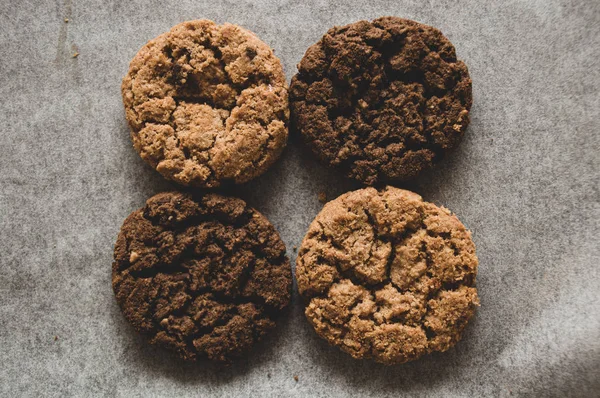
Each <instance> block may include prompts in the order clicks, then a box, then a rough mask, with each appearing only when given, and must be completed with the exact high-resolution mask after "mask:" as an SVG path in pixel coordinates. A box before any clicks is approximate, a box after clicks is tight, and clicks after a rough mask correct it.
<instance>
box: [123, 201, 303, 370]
mask: <svg viewBox="0 0 600 398" xmlns="http://www.w3.org/2000/svg"><path fill="white" fill-rule="evenodd" d="M114 258H115V261H114V263H113V271H112V282H113V289H114V292H115V296H116V298H117V302H118V304H119V306H120V307H121V310H122V311H123V314H124V315H125V317H126V318H127V320H128V321H129V322H130V323H131V325H132V326H133V327H134V328H135V329H136V330H137V331H138V332H140V333H142V334H144V335H146V336H147V337H148V338H149V339H150V342H151V343H153V344H156V345H158V346H162V347H166V348H168V349H171V350H173V351H175V352H176V353H177V354H178V355H179V356H180V357H182V358H184V359H190V360H194V359H197V358H209V359H213V360H217V361H230V360H232V359H234V358H237V357H239V356H242V355H244V354H245V353H246V352H247V351H248V350H249V349H250V348H251V347H252V346H253V345H254V344H255V343H256V342H257V341H258V340H260V339H261V338H262V337H263V336H264V335H265V333H267V332H268V331H269V330H270V329H272V328H273V327H274V326H275V320H276V318H277V315H278V314H279V313H280V312H281V310H282V309H283V308H284V307H286V306H287V305H288V304H289V300H290V294H291V285H292V275H291V269H290V264H289V260H288V258H287V257H286V256H285V245H284V244H283V242H282V241H281V239H280V238H279V235H278V233H277V231H276V230H275V228H274V227H273V225H272V224H271V223H270V222H269V221H268V220H267V219H266V218H265V217H264V216H263V215H262V214H260V213H259V212H257V211H256V210H254V209H252V208H251V207H249V206H248V205H247V204H246V203H245V202H244V201H243V200H241V199H237V198H232V197H224V196H220V195H216V194H205V195H194V196H193V195H190V194H184V193H179V192H166V193H161V194H158V195H155V196H153V197H152V198H150V199H148V201H147V202H146V206H145V207H143V208H141V209H139V210H137V211H135V212H133V213H131V215H130V216H129V217H127V219H126V220H125V222H124V223H123V226H122V228H121V232H120V234H119V237H118V238H117V243H116V245H115V254H114Z"/></svg>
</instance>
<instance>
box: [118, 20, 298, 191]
mask: <svg viewBox="0 0 600 398" xmlns="http://www.w3.org/2000/svg"><path fill="white" fill-rule="evenodd" d="M121 89H122V94H123V103H124V105H125V112H126V117H127V121H128V122H129V126H130V128H131V139H132V141H133V146H134V147H135V149H136V151H137V152H138V153H139V154H140V156H141V157H142V159H144V160H145V161H146V162H147V163H149V164H150V165H151V166H152V167H154V168H155V169H156V170H158V172H160V173H161V174H162V175H163V176H164V177H165V178H167V179H169V180H173V181H175V182H177V183H179V184H182V185H186V186H196V187H202V188H213V187H217V186H219V185H221V184H223V183H224V182H229V181H231V182H234V183H244V182H247V181H249V180H251V179H253V178H255V177H257V176H259V175H260V174H262V173H264V172H265V171H266V170H267V169H268V168H269V167H270V166H271V165H272V164H273V163H274V162H275V160H277V158H278V157H279V155H280V154H281V152H282V151H283V148H284V147H285V145H286V142H287V135H288V128H287V123H288V117H289V110H288V98H287V96H288V93H287V83H286V80H285V75H284V73H283V67H282V65H281V62H280V61H279V59H278V58H277V57H276V56H275V55H274V53H273V51H272V50H271V48H270V47H269V46H267V45H266V44H265V43H263V42H262V41H261V40H260V39H259V38H258V37H256V35H254V34H253V33H252V32H250V31H248V30H246V29H243V28H241V27H239V26H236V25H231V24H224V25H221V26H220V25H216V24H215V23H214V22H212V21H207V20H200V21H189V22H184V23H181V24H179V25H176V26H175V27H173V28H172V29H171V30H170V31H169V32H167V33H164V34H162V35H160V36H158V37H157V38H155V39H153V40H150V41H149V42H148V43H147V44H146V45H145V46H144V47H142V49H141V50H140V51H139V52H138V53H137V55H136V56H135V57H134V58H133V60H132V61H131V64H130V66H129V72H128V73H127V75H126V76H125V78H124V79H123V84H122V87H121Z"/></svg>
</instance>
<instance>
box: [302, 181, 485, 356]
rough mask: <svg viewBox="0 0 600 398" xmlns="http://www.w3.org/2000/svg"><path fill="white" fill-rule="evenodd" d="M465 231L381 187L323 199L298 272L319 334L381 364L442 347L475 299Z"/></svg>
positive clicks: (436, 211) (407, 195)
mask: <svg viewBox="0 0 600 398" xmlns="http://www.w3.org/2000/svg"><path fill="white" fill-rule="evenodd" d="M477 266H478V260H477V256H476V254H475V245H474V243H473V241H472V239H471V233H470V232H469V231H468V230H467V229H466V228H465V227H464V226H463V224H462V223H461V222H460V221H459V220H458V218H457V217H456V216H454V215H452V214H451V213H450V212H449V211H448V210H447V209H445V208H443V207H441V208H440V207H437V206H436V205H434V204H432V203H428V202H425V201H423V200H422V198H421V197H420V196H419V195H417V194H415V193H413V192H410V191H406V190H402V189H398V188H393V187H387V188H385V189H383V190H381V191H377V190H376V189H375V188H365V189H360V190H357V191H353V192H349V193H346V194H344V195H342V196H340V197H338V198H337V199H335V200H333V201H331V202H329V203H327V204H326V205H325V207H324V208H323V210H322V211H321V212H320V213H319V214H318V215H317V217H316V218H315V220H314V221H313V222H312V223H311V225H310V227H309V229H308V232H307V234H306V236H305V238H304V240H303V242H302V245H301V247H300V249H299V251H298V257H297V260H296V279H297V281H298V289H299V291H300V294H301V295H302V296H303V298H304V299H305V300H306V308H305V314H306V317H307V318H308V320H309V322H310V323H311V324H312V326H313V327H314V329H315V331H316V332H317V334H318V335H319V336H321V337H322V338H324V339H325V340H327V341H328V342H329V343H330V344H332V345H336V346H338V347H340V348H341V349H342V350H343V351H345V352H347V353H349V354H350V355H352V356H353V357H354V358H372V359H374V360H375V361H377V362H381V363H384V364H388V365H389V364H395V363H403V362H407V361H411V360H414V359H417V358H419V357H420V356H422V355H424V354H427V353H430V352H433V351H446V350H447V349H449V348H450V347H452V346H453V345H454V344H455V343H456V342H457V341H458V340H460V336H461V333H462V331H463V329H464V328H465V326H466V324H467V322H468V321H469V319H470V318H471V317H472V316H473V314H474V311H475V308H476V307H477V306H478V305H479V299H478V296H477V289H476V287H475V277H476V274H477Z"/></svg>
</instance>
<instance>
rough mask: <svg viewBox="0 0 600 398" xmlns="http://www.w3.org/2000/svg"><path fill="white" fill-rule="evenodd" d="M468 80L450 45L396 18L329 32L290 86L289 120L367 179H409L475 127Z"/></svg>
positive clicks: (321, 153)
mask: <svg viewBox="0 0 600 398" xmlns="http://www.w3.org/2000/svg"><path fill="white" fill-rule="evenodd" d="M471 91H472V90H471V79H470V77H469V73H468V70H467V67H466V65H465V64H464V63H463V62H462V61H459V60H457V58H456V53H455V50H454V47H453V46H452V43H450V41H449V40H448V39H447V38H446V37H445V36H444V35H442V33H441V32H440V31H439V30H437V29H435V28H433V27H431V26H427V25H423V24H420V23H417V22H414V21H411V20H407V19H401V18H396V17H383V18H379V19H376V20H374V21H373V22H367V21H360V22H356V23H353V24H350V25H346V26H343V27H334V28H332V29H330V30H329V31H328V32H327V33H326V34H325V35H324V36H323V38H322V39H321V40H320V41H319V42H318V43H316V44H314V45H313V46H311V47H310V48H309V49H308V50H307V51H306V54H305V55H304V57H303V58H302V60H301V61H300V64H298V74H296V75H295V76H294V78H293V79H292V83H291V85H290V108H291V110H292V120H293V123H294V125H295V126H296V128H297V130H298V131H299V133H300V134H301V136H302V138H303V140H304V142H305V143H306V144H307V146H308V147H309V148H310V149H311V150H312V151H313V153H315V155H316V156H317V157H318V158H320V159H321V160H322V161H324V162H325V163H327V164H328V165H330V166H333V167H336V168H338V169H340V170H341V171H342V172H344V173H345V174H346V175H347V176H348V177H351V178H354V179H357V180H359V181H361V182H363V183H365V184H368V185H373V184H376V183H389V182H398V181H406V180H410V179H412V178H414V177H415V176H416V175H418V174H419V172H421V171H422V170H423V169H427V168H430V167H431V166H432V165H433V164H435V163H437V162H438V161H439V160H441V159H442V158H443V156H444V155H445V154H446V153H447V152H448V151H450V150H451V149H453V148H454V147H455V146H456V145H457V144H458V143H459V141H460V139H461V137H462V135H463V133H464V132H465V129H466V128H467V125H468V124H469V110H470V108H471V103H472V92H471Z"/></svg>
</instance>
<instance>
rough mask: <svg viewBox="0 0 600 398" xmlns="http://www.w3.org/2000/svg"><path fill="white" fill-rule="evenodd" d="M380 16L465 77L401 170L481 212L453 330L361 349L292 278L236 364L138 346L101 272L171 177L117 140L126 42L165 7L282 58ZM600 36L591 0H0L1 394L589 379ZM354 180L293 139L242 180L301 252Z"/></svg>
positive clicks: (520, 389) (450, 390)
mask: <svg viewBox="0 0 600 398" xmlns="http://www.w3.org/2000/svg"><path fill="white" fill-rule="evenodd" d="M365 3H366V2H365ZM382 15H398V16H403V17H408V18H412V19H416V20H418V21H421V22H424V23H427V24H431V25H434V26H436V27H438V28H440V29H441V30H442V31H443V32H444V33H445V34H446V35H447V36H448V37H449V38H450V39H451V40H452V41H453V43H454V44H455V46H456V48H457V52H458V55H459V57H460V58H462V59H464V60H465V61H466V63H467V65H468V66H469V69H470V72H471V76H472V78H473V82H474V85H473V87H474V106H473V110H472V123H471V126H470V127H469V130H468V131H467V134H466V136H465V139H464V141H463V143H462V145H461V146H460V148H459V150H458V151H457V152H456V153H455V154H454V155H453V156H452V157H451V158H450V159H448V160H447V161H446V162H445V163H444V164H443V165H441V167H438V168H437V169H436V170H434V171H433V172H431V173H429V174H427V175H425V176H424V177H423V178H422V179H420V181H419V182H417V183H416V184H415V185H414V186H412V188H413V189H414V190H416V191H417V192H419V193H420V194H422V195H423V196H424V197H425V198H426V199H427V200H430V201H433V202H435V203H438V204H443V205H445V206H447V207H449V208H450V209H452V210H453V211H454V212H456V213H457V214H458V216H459V217H460V218H461V220H463V221H464V222H465V224H466V225H467V226H468V227H469V228H471V229H472V230H473V233H474V239H475V242H476V244H477V252H478V255H479V259H480V273H479V278H478V286H479V288H480V294H481V308H480V310H479V311H478V313H477V315H476V318H475V319H474V320H473V321H472V323H471V324H470V326H469V327H468V330H467V331H466V334H465V336H464V339H463V341H462V342H460V343H459V344H458V345H457V346H456V347H455V348H454V349H452V350H450V351H449V352H447V353H444V354H436V355H431V356H429V357H426V358H423V359H421V360H419V361H417V362H413V363H409V364H405V365H401V366H396V367H389V368H388V367H384V366H380V365H377V364H373V363H371V362H359V361H354V360H352V359H351V358H350V357H348V356H347V355H345V354H343V353H341V352H339V351H338V350H337V349H335V348H330V347H328V346H327V344H326V343H325V342H323V341H321V340H319V339H318V338H317V337H316V336H315V334H314V333H313V331H312V330H311V328H310V326H309V325H308V324H307V322H306V321H305V319H304V318H303V315H302V309H301V303H300V300H299V299H298V297H297V295H295V296H294V303H293V308H292V310H291V311H290V313H289V315H288V316H287V317H285V318H284V320H283V322H282V324H281V326H280V327H279V328H278V329H277V330H276V332H275V333H273V334H272V335H270V338H269V339H268V340H267V341H266V342H265V343H263V344H262V345H261V346H260V347H259V348H258V349H257V350H255V351H254V352H253V355H251V356H250V357H249V358H248V359H247V360H244V361H242V362H240V363H237V364H235V365H234V366H233V367H231V368H225V369H221V368H215V367H213V366H210V365H208V364H206V363H204V364H198V365H190V364H183V363H181V362H179V361H178V360H176V359H173V358H171V357H170V356H169V355H165V353H164V352H162V351H159V350H155V349H153V348H151V347H148V346H147V345H146V344H145V343H144V341H143V340H142V339H141V338H140V337H138V336H136V335H135V334H134V332H133V331H132V329H131V328H130V327H129V326H128V324H127V323H126V322H125V320H124V318H123V317H122V316H121V314H120V312H119V309H118V307H117V305H116V303H115V300H114V298H113V295H112V290H111V286H110V264H111V260H112V248H113V243H114V241H115V238H116V235H117V232H118V230H119V228H120V226H121V223H122V221H123V220H124V218H125V217H126V216H127V215H128V214H129V213H130V212H131V211H133V210H134V209H136V208H138V207H140V206H141V205H142V204H143V203H144V201H145V199H146V198H148V197H149V196H151V195H152V194H154V193H156V192H159V191H161V190H164V189H168V188H170V187H171V186H170V185H169V184H168V183H166V182H165V181H164V180H162V178H161V177H160V176H159V175H158V174H157V173H156V172H154V171H153V170H151V169H150V168H149V167H147V166H146V165H145V164H144V163H143V162H142V161H141V160H140V159H139V158H138V156H137V154H136V153H135V152H134V150H133V149H132V146H131V144H130V141H129V137H128V129H127V126H126V122H125V118H124V114H123V109H122V103H121V97H120V87H119V86H120V82H121V78H122V76H123V75H124V74H125V73H126V71H127V67H128V63H129V60H130V59H131V58H132V57H133V55H134V54H135V53H136V52H137V50H138V49H139V48H140V47H141V46H142V45H143V44H144V43H145V42H146V41H147V40H149V39H151V38H153V37H154V36H156V35H158V34H159V33H161V32H164V31H166V30H168V29H169V28H170V27H171V26H172V25H174V24H177V23H179V22H182V21H185V20H190V19H197V18H209V19H213V20H215V21H217V22H226V21H229V22H233V23H237V24H241V25H243V26H245V27H247V28H249V29H251V30H253V31H254V32H256V33H257V34H258V35H259V36H260V37H261V38H262V39H263V40H264V41H266V42H267V43H269V44H270V45H271V46H273V47H274V48H275V50H276V54H278V55H279V56H280V58H281V59H282V61H283V63H284V66H285V69H286V72H287V75H288V78H291V76H292V75H293V74H294V72H295V65H296V63H297V62H299V61H300V59H301V57H302V55H303V54H304V51H305V50H306V48H307V47H308V46H309V45H310V44H312V43H313V42H315V41H316V40H318V39H319V38H320V37H321V35H322V34H323V33H324V32H325V31H326V30H327V29H328V28H329V27H331V26H333V25H336V24H337V25H341V24H346V23H349V22H353V21H356V20H359V19H373V18H375V17H378V16H382ZM64 18H69V22H68V23H65V22H63V19H64ZM599 40H600V3H599V2H598V1H596V0H590V1H566V0H537V1H507V2H493V1H490V2H486V3H484V2H482V1H480V0H473V1H451V0H447V1H440V2H435V1H423V0H411V1H394V0H384V1H370V2H368V4H362V5H359V4H354V3H353V2H351V1H332V2H327V1H301V2H297V1H285V2H279V3H276V2H270V1H267V0H262V1H256V2H251V1H224V2H219V1H200V0H178V1H158V0H153V1H150V2H148V3H144V2H142V1H120V0H113V1H104V0H87V1H79V0H66V1H65V2H63V1H49V0H43V1H33V0H23V1H19V2H9V1H5V0H3V1H2V2H1V4H0V49H1V50H2V55H1V57H0V98H2V100H1V101H2V106H1V107H0V120H1V122H2V123H1V127H0V129H1V134H0V149H1V154H0V186H1V189H0V252H1V254H0V264H1V269H0V395H2V396H13V395H17V396H21V395H22V396H39V395H45V396H46V395H47V396H87V395H99V396H115V395H116V396H144V397H148V396H167V395H177V396H183V395H189V396H228V397H229V396H253V397H258V396H321V397H334V396H347V395H357V396H403V395H407V396H408V395H415V396H474V395H475V396H483V395H486V396H489V395H494V396H509V395H511V394H512V395H522V396H598V395H599V394H600V378H599V377H598V376H599V373H600V311H599V301H600V297H599V293H598V292H599V289H600V287H599V286H600V283H599V282H600V278H599V271H598V267H599V265H600V264H599V262H600V261H599V260H600V253H599V246H600V244H599V242H598V236H597V235H598V232H599V231H598V226H599V224H600V205H599V189H598V188H599V166H600V165H599V163H600V162H599V160H600V159H599V156H600V155H599V153H600V152H599V151H600V134H599V130H600V96H599V91H600V64H599V61H598V59H599V58H600V44H599ZM76 51H77V52H79V53H80V55H79V57H78V58H73V57H72V54H73V53H74V52H76ZM355 187H356V185H355V184H353V183H351V182H349V181H344V180H343V179H342V178H341V177H340V176H339V175H337V174H335V173H333V172H330V171H328V170H326V169H325V168H324V167H322V166H321V165H319V164H318V163H316V162H315V161H314V160H313V158H312V157H310V156H306V155H305V154H303V152H302V150H301V149H300V148H299V146H298V145H297V144H296V143H294V142H292V143H290V146H289V147H288V149H287V150H286V152H285V154H284V157H283V158H282V160H281V161H279V162H278V163H277V164H276V165H275V166H274V167H273V169H272V170H271V171H270V172H269V173H267V174H266V175H265V176H263V177H261V178H259V179H258V180H256V181H254V182H252V183H249V184H247V185H246V186H243V187H241V188H239V189H238V190H236V192H235V193H236V194H237V195H239V196H241V197H243V198H245V199H246V200H247V201H249V202H250V203H251V204H252V205H254V206H255V207H257V208H258V209H259V210H260V211H262V212H263V213H264V214H266V215H267V217H269V219H270V220H271V221H272V222H273V223H274V224H275V225H276V227H277V228H278V229H279V231H280V232H281V235H282V237H283V239H284V241H285V243H286V244H287V246H288V248H289V250H288V252H289V255H290V257H291V258H292V260H294V259H295V254H294V252H293V251H292V247H293V246H294V245H298V244H299V243H300V241H301V238H302V236H303V234H304V232H305V230H306V228H307V227H308V224H309V223H310V221H311V220H312V219H313V217H314V216H315V215H316V214H317V212H318V211H319V209H320V208H321V204H320V203H319V202H318V200H317V193H318V192H320V191H325V192H326V193H327V195H328V197H329V198H333V197H335V196H337V195H338V194H340V193H342V192H344V191H346V190H348V189H353V188H355ZM55 336H56V337H57V340H55ZM294 375H297V376H298V378H299V379H298V382H295V381H294V379H293V376H294Z"/></svg>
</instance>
